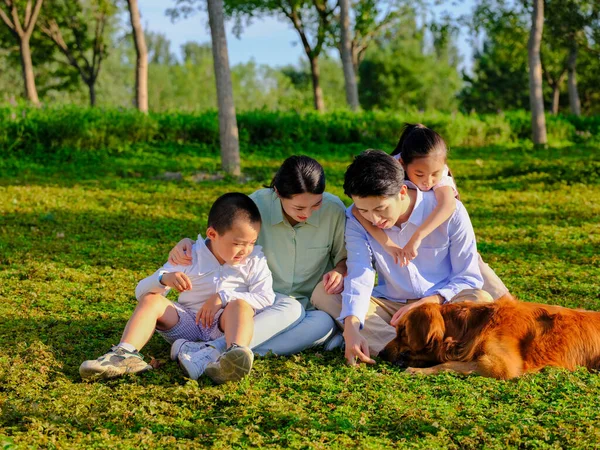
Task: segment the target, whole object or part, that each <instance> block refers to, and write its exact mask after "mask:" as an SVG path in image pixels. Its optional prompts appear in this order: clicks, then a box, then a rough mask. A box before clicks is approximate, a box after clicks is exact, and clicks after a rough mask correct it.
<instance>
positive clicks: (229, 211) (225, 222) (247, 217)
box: [208, 192, 261, 235]
mask: <svg viewBox="0 0 600 450" xmlns="http://www.w3.org/2000/svg"><path fill="white" fill-rule="evenodd" d="M236 220H243V221H245V222H249V223H259V224H260V223H261V218H260V211H259V210H258V206H256V203H254V202H253V201H252V199H251V198H250V197H248V196H247V195H246V194H241V193H239V192H231V193H229V194H224V195H221V196H220V197H219V198H218V199H216V200H215V202H214V203H213V205H212V206H211V208H210V212H209V213H208V226H209V227H212V228H214V229H215V231H216V232H217V233H219V234H220V235H223V234H224V233H226V232H227V231H229V230H231V228H232V227H233V223H234V222H235V221H236Z"/></svg>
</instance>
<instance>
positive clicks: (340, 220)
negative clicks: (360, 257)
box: [331, 209, 348, 267]
mask: <svg viewBox="0 0 600 450" xmlns="http://www.w3.org/2000/svg"><path fill="white" fill-rule="evenodd" d="M334 223H335V225H334V230H333V244H332V246H331V259H332V262H333V265H334V267H335V266H336V265H337V264H338V263H339V262H340V261H342V260H344V259H346V258H347V256H348V254H347V252H346V242H345V239H344V234H345V229H346V211H345V209H342V210H341V212H340V213H337V218H336V220H335V222H334Z"/></svg>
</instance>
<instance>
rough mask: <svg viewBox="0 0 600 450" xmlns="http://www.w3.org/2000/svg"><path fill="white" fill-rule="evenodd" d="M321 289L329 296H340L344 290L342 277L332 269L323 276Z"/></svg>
mask: <svg viewBox="0 0 600 450" xmlns="http://www.w3.org/2000/svg"><path fill="white" fill-rule="evenodd" d="M323 287H324V288H325V292H326V293H327V294H329V295H331V294H340V293H341V292H342V291H343V290H344V276H343V275H342V274H341V273H339V272H338V271H337V270H335V269H333V270H331V271H329V272H327V273H326V274H325V275H323Z"/></svg>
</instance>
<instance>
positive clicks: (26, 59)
mask: <svg viewBox="0 0 600 450" xmlns="http://www.w3.org/2000/svg"><path fill="white" fill-rule="evenodd" d="M42 2H43V0H36V2H35V5H32V2H31V0H27V4H26V5H25V17H24V18H23V23H21V19H20V18H19V12H18V10H17V0H4V3H6V6H7V7H8V14H10V16H11V17H10V18H9V17H8V15H7V13H6V12H5V11H4V9H3V8H2V7H0V18H2V21H3V22H4V23H5V24H6V26H7V27H8V28H9V29H10V31H11V32H12V34H13V35H14V37H15V38H16V39H17V40H18V41H19V48H20V54H21V69H22V72H23V81H24V86H25V97H26V98H27V99H28V100H29V101H30V102H31V103H33V104H34V105H39V103H40V101H39V98H38V93H37V89H36V86H35V75H34V73H33V62H32V60H31V47H30V45H29V41H30V39H31V35H32V33H33V30H34V28H35V24H36V22H37V19H38V16H39V14H40V10H41V8H42ZM11 18H12V20H11Z"/></svg>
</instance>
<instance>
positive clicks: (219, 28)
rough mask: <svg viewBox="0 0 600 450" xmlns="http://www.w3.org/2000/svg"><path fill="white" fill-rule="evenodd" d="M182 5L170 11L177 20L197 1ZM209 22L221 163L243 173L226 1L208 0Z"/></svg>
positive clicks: (181, 0)
mask: <svg viewBox="0 0 600 450" xmlns="http://www.w3.org/2000/svg"><path fill="white" fill-rule="evenodd" d="M176 2H177V4H178V5H179V8H174V9H170V10H168V11H167V14H169V15H171V17H172V18H173V19H176V18H177V17H179V16H180V15H184V16H187V15H189V14H191V13H192V12H193V11H194V9H195V8H194V6H193V5H194V3H195V0H176ZM207 6H208V7H207V10H208V23H209V25H210V34H211V40H212V53H213V64H214V71H215V79H216V84H217V104H218V106H219V138H220V141H221V165H222V167H223V170H224V171H225V172H227V173H229V174H231V175H234V176H239V175H240V174H241V169H240V144H239V135H238V127H237V118H236V115H235V104H234V102H233V87H232V84H231V71H230V69H229V55H228V53H227V35H226V34H225V12H224V7H223V0H207Z"/></svg>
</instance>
